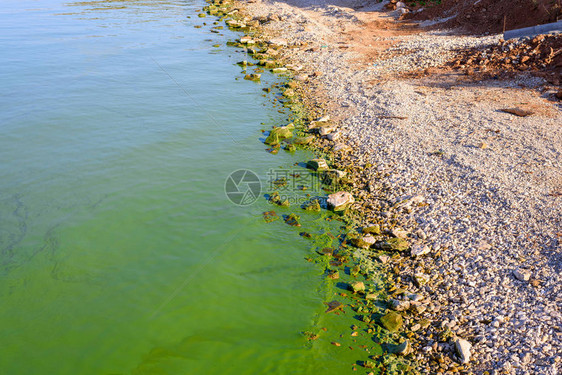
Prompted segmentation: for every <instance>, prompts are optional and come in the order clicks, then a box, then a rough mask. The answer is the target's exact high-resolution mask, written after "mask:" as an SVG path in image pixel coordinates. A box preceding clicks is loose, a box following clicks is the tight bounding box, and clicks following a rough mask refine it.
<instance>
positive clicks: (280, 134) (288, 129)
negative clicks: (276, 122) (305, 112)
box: [265, 124, 295, 146]
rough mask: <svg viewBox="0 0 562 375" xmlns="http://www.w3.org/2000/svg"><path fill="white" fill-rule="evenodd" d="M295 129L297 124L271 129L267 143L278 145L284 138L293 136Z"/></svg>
mask: <svg viewBox="0 0 562 375" xmlns="http://www.w3.org/2000/svg"><path fill="white" fill-rule="evenodd" d="M294 129H295V125H293V124H289V125H286V126H280V127H278V128H273V129H271V131H270V132H269V135H268V136H267V138H266V139H265V144H266V145H270V146H275V145H278V144H279V143H281V141H282V140H283V139H287V138H291V137H292V136H293V130H294Z"/></svg>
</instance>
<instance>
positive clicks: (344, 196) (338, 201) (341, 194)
mask: <svg viewBox="0 0 562 375" xmlns="http://www.w3.org/2000/svg"><path fill="white" fill-rule="evenodd" d="M327 203H328V207H330V208H331V209H332V210H334V211H343V210H345V209H346V208H347V207H348V206H349V205H351V204H353V203H355V199H354V198H353V195H351V193H348V192H347V191H338V192H337V193H334V194H330V195H328V202H327Z"/></svg>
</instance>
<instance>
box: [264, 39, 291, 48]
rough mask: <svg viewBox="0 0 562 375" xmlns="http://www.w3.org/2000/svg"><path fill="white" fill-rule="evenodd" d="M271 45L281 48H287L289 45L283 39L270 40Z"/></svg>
mask: <svg viewBox="0 0 562 375" xmlns="http://www.w3.org/2000/svg"><path fill="white" fill-rule="evenodd" d="M268 43H269V44H271V45H272V46H279V47H287V45H288V43H287V39H283V38H273V39H270V40H269V42H268Z"/></svg>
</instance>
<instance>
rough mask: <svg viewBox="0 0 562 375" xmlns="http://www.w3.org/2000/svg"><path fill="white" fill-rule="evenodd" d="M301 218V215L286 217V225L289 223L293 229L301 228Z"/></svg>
mask: <svg viewBox="0 0 562 375" xmlns="http://www.w3.org/2000/svg"><path fill="white" fill-rule="evenodd" d="M300 218H301V217H300V216H299V215H295V214H290V215H285V223H287V224H288V225H290V226H292V227H300V226H301V224H300V222H299V220H300Z"/></svg>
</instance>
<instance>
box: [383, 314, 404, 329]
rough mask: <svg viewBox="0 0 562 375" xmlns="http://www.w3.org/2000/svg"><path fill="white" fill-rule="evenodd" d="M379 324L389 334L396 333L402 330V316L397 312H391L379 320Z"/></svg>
mask: <svg viewBox="0 0 562 375" xmlns="http://www.w3.org/2000/svg"><path fill="white" fill-rule="evenodd" d="M381 324H382V326H383V327H384V328H386V329H387V330H389V331H390V332H396V331H398V330H399V329H400V328H402V324H403V320H402V315H400V314H398V313H397V312H394V311H391V312H389V313H388V314H386V315H385V316H383V317H382V318H381Z"/></svg>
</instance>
